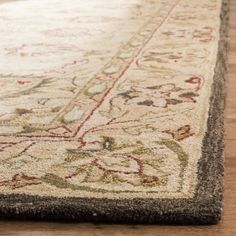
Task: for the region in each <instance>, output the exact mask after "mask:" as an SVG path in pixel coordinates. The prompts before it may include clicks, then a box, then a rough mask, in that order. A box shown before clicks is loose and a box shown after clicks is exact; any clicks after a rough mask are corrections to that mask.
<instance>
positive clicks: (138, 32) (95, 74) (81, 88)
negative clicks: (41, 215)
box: [0, 0, 221, 198]
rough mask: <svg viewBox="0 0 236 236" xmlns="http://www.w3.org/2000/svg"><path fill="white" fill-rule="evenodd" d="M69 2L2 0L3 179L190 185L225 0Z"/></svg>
mask: <svg viewBox="0 0 236 236" xmlns="http://www.w3.org/2000/svg"><path fill="white" fill-rule="evenodd" d="M67 2H68V1H67ZM69 2H71V4H68V5H67V4H66V3H65V2H64V1H60V0H53V1H50V2H49V3H48V7H47V9H45V8H43V7H42V4H43V3H40V2H39V1H30V2H21V3H18V5H20V6H21V8H22V12H20V13H19V14H17V16H16V15H15V11H16V10H17V9H16V6H17V5H14V4H12V5H10V4H11V3H9V4H8V5H6V6H4V5H3V6H1V8H2V11H1V15H0V31H1V32H3V39H1V42H0V60H1V64H0V71H1V74H0V78H1V80H0V84H1V86H0V94H1V95H0V96H1V99H0V151H1V160H0V165H1V173H0V191H1V192H3V193H27V194H32V195H42V196H44V195H50V196H53V195H55V196H59V197H60V196H70V197H71V196H76V197H107V198H133V197H138V198H145V197H149V198H150V197H160V198H168V197H171V198H179V197H184V198H189V197H191V196H192V195H193V193H194V189H195V186H196V184H197V178H196V174H197V162H198V160H199V158H200V157H201V142H202V139H203V137H204V133H205V126H206V120H207V116H208V115H207V114H208V104H209V97H210V91H211V85H212V78H213V72H214V66H215V61H216V53H217V46H218V45H217V42H218V38H219V12H220V7H221V6H220V2H219V1H217V0H208V1H203V0H199V1H197V2H196V1H191V0H176V1H171V0H162V1H152V0H148V1H141V2H140V1H138V0H132V1H128V2H127V1H123V0H122V1H119V4H118V2H117V1H108V0H99V1H90V2H86V3H85V2H84V1H72V0H69ZM35 4H36V5H35ZM117 4H118V5H119V8H118V7H117ZM55 5H57V7H56V8H55V7H54V6H55ZM69 6H73V8H70V7H69ZM121 6H122V7H121ZM34 7H37V8H38V12H32V11H31V10H32V9H34ZM5 8H6V9H5ZM4 9H5V11H4ZM94 9H96V11H95V10H94ZM47 13H48V14H47ZM49 13H50V14H49ZM38 15H44V16H45V17H43V18H40V19H38ZM18 18H20V19H21V20H20V21H19V19H18ZM29 19H30V20H29ZM51 19H53V21H51ZM16 22H17V23H16ZM216 22H217V23H216ZM5 23H7V24H5ZM9 24H10V26H11V27H9ZM25 24H27V26H28V27H27V28H25V27H24V25H25ZM36 26H37V27H36ZM10 28H11V29H10ZM15 35H17V38H15V39H14V41H13V40H11V39H12V38H13V37H14V36H15ZM57 189H60V191H59V192H58V191H55V190H57Z"/></svg>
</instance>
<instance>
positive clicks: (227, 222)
mask: <svg viewBox="0 0 236 236" xmlns="http://www.w3.org/2000/svg"><path fill="white" fill-rule="evenodd" d="M229 37H230V50H229V74H228V81H227V92H228V95H227V109H226V116H225V121H226V161H225V166H226V176H225V201H224V215H223V219H222V221H221V223H220V224H218V225H215V226H200V227H189V226H141V225H137V226H129V225H93V224H61V223H43V222H0V236H5V235H7V236H10V235H19V236H21V235H22V236H23V235H24V236H32V235H33V236H39V235H40V236H41V235H42V236H51V235H57V236H61V235H63V236H77V235H79V236H84V235H86V236H87V235H88V236H92V235H93V236H100V235H101V236H106V235H107V236H108V235H109V236H110V235H112V236H120V235H126V236H131V235H132V236H149V235H150V236H154V235H155V236H167V235H168V236H172V235H175V236H176V235H181V236H187V235H191V236H196V235H199V236H211V235H212V236H213V235H214V236H218V235H219V236H234V235H236V0H231V6H230V32H229Z"/></svg>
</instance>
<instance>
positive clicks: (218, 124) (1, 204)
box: [0, 0, 229, 224]
mask: <svg viewBox="0 0 236 236" xmlns="http://www.w3.org/2000/svg"><path fill="white" fill-rule="evenodd" d="M228 12H229V0H222V6H221V13H220V16H221V24H220V40H219V42H218V52H217V60H216V66H215V70H214V78H213V84H212V89H211V98H210V108H209V113H208V115H209V116H208V120H207V131H206V133H205V136H204V139H203V143H202V157H201V159H200V160H199V162H198V174H197V176H198V184H197V187H196V193H195V196H194V197H193V198H192V199H181V198H180V199H138V198H135V199H132V200H131V199H105V198H102V199H99V198H87V199H84V198H76V197H63V198H59V197H46V196H45V197H40V196H31V195H26V194H0V218H1V219H18V220H22V219H31V220H49V221H51V220H53V221H77V222H89V221H90V222H97V223H98V222H99V223H101V222H105V223H142V224H144V223H161V224H216V223H217V222H218V221H219V220H220V218H221V215H222V207H223V176H224V107H225V89H224V87H225V85H224V84H225V83H224V82H225V77H226V72H227V63H226V61H227V49H228V39H227V36H228ZM219 114H220V115H219Z"/></svg>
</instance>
